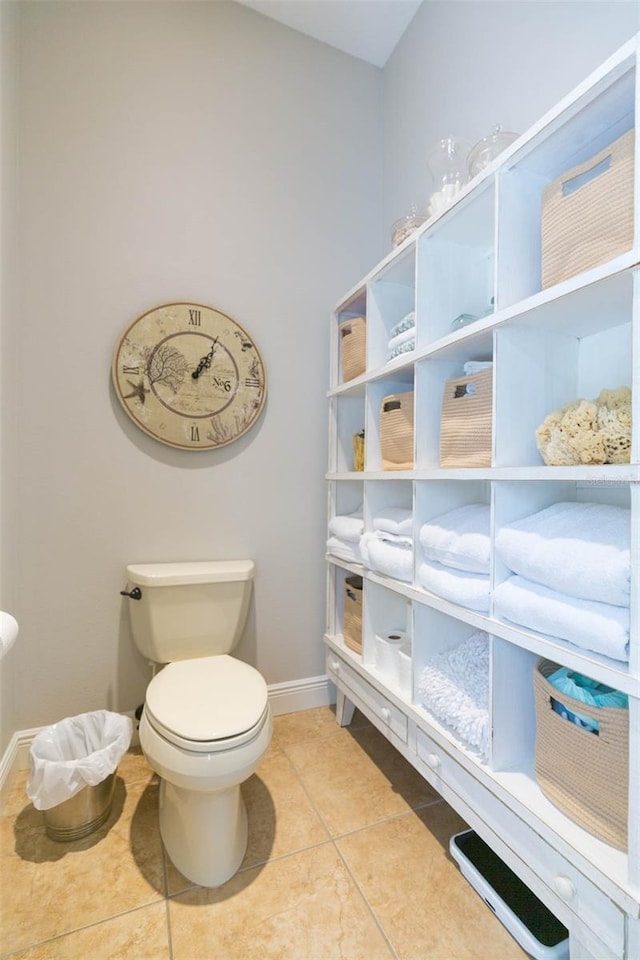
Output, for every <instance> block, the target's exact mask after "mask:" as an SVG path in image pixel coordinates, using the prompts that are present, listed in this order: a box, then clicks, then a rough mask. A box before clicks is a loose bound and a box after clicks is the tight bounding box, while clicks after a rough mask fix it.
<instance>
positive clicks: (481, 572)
mask: <svg viewBox="0 0 640 960" xmlns="http://www.w3.org/2000/svg"><path fill="white" fill-rule="evenodd" d="M489 523H490V514H489V505H488V504H486V503H468V504H466V505H465V506H464V507H456V509H455V510H450V511H449V512H448V513H445V514H443V515H442V516H440V517H436V518H435V519H434V520H430V521H429V522H428V523H425V524H423V526H422V527H421V528H420V533H419V541H420V546H421V547H422V552H423V554H424V558H425V559H424V560H423V561H422V562H421V563H420V564H419V566H418V582H419V583H420V585H421V586H423V587H424V588H425V589H426V590H429V591H430V592H431V593H435V594H436V595H437V596H439V597H442V598H443V599H445V600H450V601H451V602H452V603H457V604H459V605H460V606H461V607H468V608H470V609H471V610H479V611H481V612H482V613H486V612H488V610H489V564H490V556H491V551H490V533H489Z"/></svg>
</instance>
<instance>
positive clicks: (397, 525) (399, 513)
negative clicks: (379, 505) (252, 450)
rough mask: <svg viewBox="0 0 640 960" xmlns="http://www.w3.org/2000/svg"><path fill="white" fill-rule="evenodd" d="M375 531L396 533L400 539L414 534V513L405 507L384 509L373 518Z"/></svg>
mask: <svg viewBox="0 0 640 960" xmlns="http://www.w3.org/2000/svg"><path fill="white" fill-rule="evenodd" d="M373 529H374V530H384V531H386V532H387V533H395V534H397V535H398V536H399V537H401V536H409V535H410V534H411V533H412V532H413V513H412V512H411V510H407V509H405V507H384V509H382V510H381V511H380V512H379V513H378V515H377V516H375V517H374V518H373Z"/></svg>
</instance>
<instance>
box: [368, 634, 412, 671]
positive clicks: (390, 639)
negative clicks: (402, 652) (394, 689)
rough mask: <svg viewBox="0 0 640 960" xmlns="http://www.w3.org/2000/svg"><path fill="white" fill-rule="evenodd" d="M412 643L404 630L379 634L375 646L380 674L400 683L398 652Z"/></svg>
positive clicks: (377, 667) (376, 664)
mask: <svg viewBox="0 0 640 960" xmlns="http://www.w3.org/2000/svg"><path fill="white" fill-rule="evenodd" d="M407 643H409V644H410V643H411V639H410V637H409V635H408V634H407V633H405V632H404V631H403V630H392V631H391V633H384V634H382V633H377V634H376V644H375V666H376V669H377V670H378V671H379V672H380V673H384V674H386V675H387V676H388V677H389V679H390V680H392V681H393V682H395V683H396V684H397V682H398V656H397V653H398V650H399V649H400V648H401V647H403V646H406V645H407Z"/></svg>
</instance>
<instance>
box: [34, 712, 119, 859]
mask: <svg viewBox="0 0 640 960" xmlns="http://www.w3.org/2000/svg"><path fill="white" fill-rule="evenodd" d="M132 732H133V724H132V722H131V720H130V719H129V717H126V716H124V715H122V714H119V713H111V712H110V711H108V710H98V711H94V712H93V713H84V714H80V715H79V716H77V717H68V718H67V719H66V720H61V721H60V723H55V724H53V725H52V726H50V727H45V729H44V730H41V731H40V733H39V734H37V736H36V737H35V738H34V740H33V743H32V744H31V750H30V753H29V762H30V768H31V772H30V776H29V781H28V783H27V794H28V796H29V799H30V800H31V801H32V802H33V805H34V807H35V808H36V809H37V810H42V811H43V813H44V824H45V830H46V833H47V836H48V837H50V838H51V839H52V840H59V841H69V840H78V839H80V838H81V837H86V836H87V835H88V834H90V833H93V831H94V830H97V829H98V827H100V826H102V824H103V823H104V822H105V821H106V820H107V819H108V818H109V814H110V813H111V807H112V804H113V794H114V789H115V782H116V771H117V768H118V764H119V763H120V760H121V759H122V757H123V756H124V754H125V753H126V751H127V750H128V749H129V745H130V743H131V735H132Z"/></svg>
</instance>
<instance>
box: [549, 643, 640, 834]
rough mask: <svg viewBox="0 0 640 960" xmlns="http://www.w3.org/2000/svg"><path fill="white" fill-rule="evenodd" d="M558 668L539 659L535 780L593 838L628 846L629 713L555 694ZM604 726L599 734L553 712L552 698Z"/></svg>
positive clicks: (556, 692)
mask: <svg viewBox="0 0 640 960" xmlns="http://www.w3.org/2000/svg"><path fill="white" fill-rule="evenodd" d="M557 669H558V665H557V664H555V663H552V662H551V661H550V660H539V661H538V663H537V665H536V669H535V672H534V697H535V709H536V724H537V730H536V777H537V780H538V784H539V786H540V789H541V790H542V792H543V793H544V794H545V796H546V797H547V798H548V799H549V800H550V801H551V802H552V803H553V804H555V806H556V807H558V808H559V809H560V810H562V812H563V813H566V814H567V816H569V817H571V819H572V820H575V821H576V823H579V824H580V826H582V827H584V829H585V830H588V831H589V833H592V834H593V835H594V836H596V837H599V838H600V839H601V840H604V841H605V843H609V844H611V845H612V846H614V847H618V848H619V849H621V850H626V848H627V816H628V789H629V767H628V759H627V758H628V746H629V711H628V710H623V709H621V708H616V707H590V706H587V705H586V704H584V703H581V702H580V701H579V700H574V699H573V697H567V696H565V694H563V693H561V692H560V691H559V690H556V689H555V687H553V686H552V685H551V684H550V683H549V682H548V680H547V677H548V676H549V675H550V674H552V673H553V672H554V671H555V670H557ZM552 698H553V699H554V700H556V701H557V702H558V703H560V704H561V705H562V706H565V707H567V708H568V710H570V711H572V712H575V713H581V714H583V715H586V716H588V717H589V718H592V719H593V720H595V721H597V723H598V724H599V733H598V734H597V735H596V734H594V733H591V732H590V731H589V730H586V729H584V728H583V727H580V726H577V725H576V724H575V723H572V722H571V721H569V720H567V719H565V718H564V717H562V716H561V715H560V714H559V713H556V712H555V711H554V710H552V708H551V699H552Z"/></svg>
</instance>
